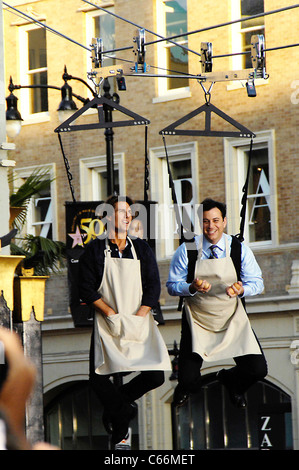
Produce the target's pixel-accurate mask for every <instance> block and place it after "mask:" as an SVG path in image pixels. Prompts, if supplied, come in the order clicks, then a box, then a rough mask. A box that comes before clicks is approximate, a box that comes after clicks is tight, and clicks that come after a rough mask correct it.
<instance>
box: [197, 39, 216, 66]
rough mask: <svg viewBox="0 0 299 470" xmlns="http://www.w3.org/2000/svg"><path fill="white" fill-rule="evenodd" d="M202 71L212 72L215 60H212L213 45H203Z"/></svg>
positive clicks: (207, 43) (209, 43) (208, 43)
mask: <svg viewBox="0 0 299 470" xmlns="http://www.w3.org/2000/svg"><path fill="white" fill-rule="evenodd" d="M200 51H201V60H200V62H201V71H202V72H203V73H206V72H212V67H213V59H212V43H211V42H202V43H201V48H200Z"/></svg>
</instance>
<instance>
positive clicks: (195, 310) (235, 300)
mask: <svg viewBox="0 0 299 470" xmlns="http://www.w3.org/2000/svg"><path fill="white" fill-rule="evenodd" d="M202 205H203V219H202V230H203V235H201V236H195V240H194V241H195V246H196V260H195V261H194V266H193V268H192V270H193V272H192V273H191V276H192V277H190V265H189V258H188V253H187V248H188V243H187V244H186V243H183V244H181V245H180V246H179V248H178V249H177V250H176V252H175V254H174V256H173V259H172V261H171V265H170V270H169V277H168V281H167V284H166V285H167V289H168V292H169V294H170V295H174V296H181V297H184V307H183V315H182V334H181V342H180V355H179V374H178V385H177V387H176V390H175V393H174V405H175V406H180V405H182V404H183V403H185V401H186V400H187V399H188V397H189V395H190V393H196V392H198V391H199V390H200V387H201V373H200V370H201V367H202V363H203V361H207V362H217V361H220V360H221V361H222V360H225V359H230V358H234V361H235V363H236V365H235V366H234V367H232V368H230V369H222V370H220V371H219V372H218V373H217V377H218V379H219V381H220V382H221V383H222V384H223V385H225V387H226V388H227V390H228V392H229V396H230V399H231V401H232V402H233V404H234V405H236V406H237V407H239V408H244V407H245V406H246V401H245V397H244V394H245V392H246V390H247V389H248V388H249V387H250V386H252V385H253V384H254V383H256V382H257V381H258V380H260V379H262V378H264V377H265V376H266V374H267V363H266V360H265V357H264V354H263V352H262V350H261V347H260V345H259V343H258V341H257V339H256V337H255V334H254V333H253V331H252V329H251V326H250V323H249V320H248V317H247V314H246V311H245V309H244V306H243V301H242V299H244V297H246V296H249V295H257V294H260V293H261V292H262V291H263V289H264V283H263V278H262V273H261V270H260V268H259V266H258V264H257V262H256V259H255V257H254V255H253V253H252V251H251V249H250V248H249V247H247V246H245V245H244V244H243V243H242V244H240V242H239V241H238V240H236V238H235V237H232V236H230V235H227V234H225V233H224V230H225V228H226V223H227V220H226V206H225V205H224V204H222V203H220V202H218V201H214V200H212V199H205V200H204V201H203V202H202ZM236 253H237V255H236ZM236 260H237V261H236ZM188 268H189V270H188Z"/></svg>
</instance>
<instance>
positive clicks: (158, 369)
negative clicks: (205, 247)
mask: <svg viewBox="0 0 299 470" xmlns="http://www.w3.org/2000/svg"><path fill="white" fill-rule="evenodd" d="M131 205H132V200H131V199H130V198H127V197H122V198H121V197H118V196H113V197H111V198H109V199H108V201H106V204H105V207H107V208H108V209H107V214H108V215H107V217H106V220H107V221H108V223H107V231H106V232H105V233H104V234H103V236H102V237H101V238H100V239H99V238H97V239H95V240H93V241H92V242H90V243H89V244H88V245H87V247H86V249H85V251H84V253H83V255H82V256H81V257H80V261H79V272H80V297H81V299H82V300H83V302H85V303H87V304H89V305H92V306H93V307H94V309H95V320H94V330H93V335H92V342H91V350H90V382H91V385H92V387H93V388H94V390H95V391H96V393H97V395H98V396H99V398H100V400H101V402H102V404H103V406H104V410H105V412H104V415H103V421H104V424H105V427H106V429H107V430H108V432H111V433H112V442H113V443H114V444H116V443H118V442H120V441H121V440H122V439H123V438H125V436H126V434H127V431H128V426H129V422H130V420H131V419H132V418H133V417H134V416H135V414H136V404H135V403H134V402H135V400H137V399H138V398H140V397H141V396H143V395H144V394H145V393H146V392H148V391H150V390H152V389H154V388H157V387H159V386H160V385H162V384H163V382H164V370H166V369H171V366H170V361H169V355H168V352H167V349H166V346H165V343H164V341H163V339H162V337H161V335H160V332H159V331H158V328H157V325H156V323H155V322H154V320H153V317H152V314H151V312H150V311H151V309H152V308H153V307H154V306H155V305H157V303H158V300H159V295H160V289H161V287H160V278H159V271H158V267H157V263H156V259H155V256H154V253H153V251H152V250H151V248H150V247H149V245H148V244H147V243H146V242H145V241H144V240H141V239H139V238H136V239H133V238H132V239H131V238H130V237H128V236H127V232H128V228H129V225H130V222H131V220H132V213H131V208H130V206H131ZM109 208H110V209H111V208H113V212H111V211H110V209H109ZM133 371H140V374H138V375H136V376H135V377H134V378H132V379H131V380H130V381H129V382H127V383H126V384H124V385H121V386H120V387H117V386H116V385H115V384H114V383H113V382H112V381H111V380H110V376H111V375H113V374H115V373H128V372H133ZM108 422H109V424H108Z"/></svg>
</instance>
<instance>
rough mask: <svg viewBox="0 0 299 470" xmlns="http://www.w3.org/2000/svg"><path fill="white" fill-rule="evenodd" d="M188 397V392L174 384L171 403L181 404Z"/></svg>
mask: <svg viewBox="0 0 299 470" xmlns="http://www.w3.org/2000/svg"><path fill="white" fill-rule="evenodd" d="M188 398H189V394H188V393H187V392H185V391H184V390H182V389H181V388H180V386H179V385H177V386H176V388H175V390H174V394H173V405H174V406H183V405H184V403H186V401H187V400H188Z"/></svg>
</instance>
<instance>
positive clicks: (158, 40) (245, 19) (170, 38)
mask: <svg viewBox="0 0 299 470" xmlns="http://www.w3.org/2000/svg"><path fill="white" fill-rule="evenodd" d="M82 1H83V2H84V1H86V0H82ZM298 7H299V3H296V4H295V5H291V6H288V7H284V8H278V9H277V10H271V11H267V12H263V13H258V14H256V15H252V16H246V17H245V18H239V19H238V20H232V21H227V22H225V23H219V24H216V25H213V26H207V27H206V28H201V29H196V30H194V31H190V32H187V33H181V34H176V35H174V36H169V37H168V38H163V39H157V40H156V41H151V42H147V43H145V46H149V45H151V44H156V43H158V42H162V41H169V42H171V40H173V39H177V38H180V37H184V36H189V35H191V34H196V33H202V32H204V31H209V30H211V29H217V28H222V27H223V26H230V25H233V24H236V23H241V22H243V21H248V20H251V19H255V18H260V17H261V16H268V15H273V14H275V13H281V12H283V11H287V10H290V9H294V8H298Z"/></svg>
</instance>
